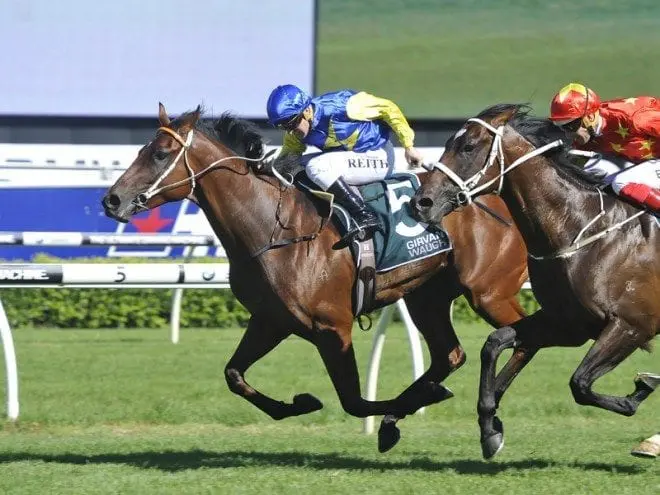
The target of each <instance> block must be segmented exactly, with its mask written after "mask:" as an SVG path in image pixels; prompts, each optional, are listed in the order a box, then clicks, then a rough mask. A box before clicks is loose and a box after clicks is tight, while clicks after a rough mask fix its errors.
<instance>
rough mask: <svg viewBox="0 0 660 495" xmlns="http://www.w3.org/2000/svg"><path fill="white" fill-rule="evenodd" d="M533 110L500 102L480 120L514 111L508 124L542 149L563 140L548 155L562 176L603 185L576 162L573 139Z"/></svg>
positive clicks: (599, 178) (595, 175) (580, 182)
mask: <svg viewBox="0 0 660 495" xmlns="http://www.w3.org/2000/svg"><path fill="white" fill-rule="evenodd" d="M531 111H532V109H531V107H530V106H529V105H526V104H522V103H500V104H497V105H493V106H491V107H488V108H486V109H484V110H483V111H482V112H481V113H480V114H479V115H477V117H478V118H480V119H482V120H489V119H491V118H494V117H496V116H497V115H500V114H502V113H504V112H513V113H512V117H511V118H510V119H509V121H508V122H507V124H508V125H510V126H511V127H513V128H514V129H515V130H516V131H517V132H518V133H519V134H520V135H521V136H523V137H524V138H525V139H527V140H528V141H529V142H530V143H532V144H533V145H534V146H535V147H536V148H540V147H541V146H544V145H546V144H548V143H551V142H553V141H556V140H557V139H561V140H562V141H563V142H564V144H563V145H562V146H559V147H557V148H554V149H552V150H549V151H548V152H546V153H545V156H547V157H549V158H550V159H551V160H549V161H550V163H551V164H552V165H553V166H554V168H555V169H557V170H558V171H559V173H561V175H562V177H565V178H567V179H568V180H571V181H572V182H573V183H576V184H577V185H581V186H586V187H589V188H593V186H594V185H596V186H603V185H604V183H603V180H602V179H603V177H602V176H599V175H597V174H594V173H589V172H586V171H585V170H584V169H583V168H582V167H581V166H580V165H577V164H576V163H575V161H574V160H575V158H574V157H572V156H571V155H570V154H569V151H570V150H571V137H570V136H568V135H567V134H566V132H565V131H564V130H563V129H562V128H561V127H559V126H558V125H555V124H554V123H553V122H552V121H551V120H550V119H544V118H539V117H534V116H531V115H530V112H531Z"/></svg>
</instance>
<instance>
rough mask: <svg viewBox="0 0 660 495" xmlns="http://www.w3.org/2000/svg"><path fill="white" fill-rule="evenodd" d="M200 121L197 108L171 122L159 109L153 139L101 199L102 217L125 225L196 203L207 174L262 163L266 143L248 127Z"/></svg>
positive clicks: (225, 120) (233, 121) (225, 119)
mask: <svg viewBox="0 0 660 495" xmlns="http://www.w3.org/2000/svg"><path fill="white" fill-rule="evenodd" d="M200 116H201V109H200V107H199V106H198V107H197V109H196V110H194V111H192V112H187V113H184V114H183V115H181V116H180V117H179V118H177V119H176V120H174V121H171V120H170V118H169V117H168V116H167V112H166V111H165V107H164V106H163V105H162V104H160V105H159V113H158V120H159V123H160V127H159V128H158V131H157V132H156V137H155V138H154V139H153V140H152V141H151V142H149V143H148V144H146V145H145V146H144V147H143V148H142V149H141V150H140V151H139V153H138V156H137V158H136V159H135V160H134V161H133V163H132V164H131V165H130V166H129V167H128V169H127V170H126V172H124V174H123V175H122V176H121V177H120V178H119V179H118V180H117V182H116V183H115V184H114V185H113V186H112V187H111V188H110V189H109V190H108V192H107V193H106V195H105V196H104V198H103V200H102V204H103V207H104V209H105V213H106V215H108V216H110V217H112V218H114V219H116V220H118V221H120V222H127V221H128V220H129V219H130V217H131V215H133V214H135V213H137V212H140V211H143V210H148V209H151V208H155V207H157V206H159V205H161V204H163V203H167V202H171V201H178V200H181V199H184V198H186V197H190V198H191V199H195V198H194V194H195V189H196V187H197V185H198V183H200V180H201V178H202V177H203V176H204V175H206V173H207V172H210V171H211V170H213V169H215V168H227V169H232V170H233V167H235V166H236V164H237V160H236V158H240V159H241V160H243V161H247V162H257V163H258V162H260V160H261V159H262V158H263V151H264V143H263V140H262V138H261V136H260V135H259V134H258V133H257V131H256V128H255V127H254V126H253V125H252V124H250V123H249V122H247V121H243V120H239V119H237V118H235V117H233V116H231V115H229V114H223V115H222V116H221V117H220V119H219V120H218V121H216V122H214V123H207V122H203V121H202V120H200ZM237 154H238V155H241V156H239V157H237ZM245 170H246V169H245V168H241V170H240V172H239V173H241V174H244V173H246V172H245ZM248 170H249V169H248Z"/></svg>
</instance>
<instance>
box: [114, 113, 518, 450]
mask: <svg viewBox="0 0 660 495" xmlns="http://www.w3.org/2000/svg"><path fill="white" fill-rule="evenodd" d="M159 120H160V125H161V127H160V128H159V129H158V131H157V132H156V136H155V138H154V139H153V141H151V142H150V143H148V144H147V145H146V146H144V147H143V148H142V149H141V150H140V152H139V154H138V156H137V158H136V159H135V161H134V162H133V164H131V166H130V167H129V168H128V170H126V172H125V173H124V174H123V175H122V176H121V177H120V178H119V179H118V180H117V182H116V183H115V184H114V185H113V186H112V187H111V188H110V189H109V191H108V192H107V194H106V196H105V197H104V198H103V205H104V207H105V211H106V214H107V215H109V216H111V217H113V218H115V219H117V220H119V221H122V222H126V221H128V220H129V218H130V217H131V215H133V214H134V213H136V212H138V211H141V210H144V209H149V208H155V207H157V206H158V205H160V204H162V203H165V202H168V201H177V200H180V199H182V198H185V197H187V196H188V197H191V198H192V199H193V200H194V201H196V202H197V203H198V204H199V206H200V207H201V208H202V210H203V211H204V213H205V214H206V217H207V218H208V220H209V222H210V224H211V226H212V227H213V229H214V231H215V233H216V235H217V236H218V238H219V239H220V241H221V242H222V245H223V246H224V248H225V250H226V252H227V257H228V259H229V263H230V284H231V288H232V290H233V292H234V294H235V295H236V297H237V298H238V300H239V301H240V302H241V303H242V304H243V305H244V306H245V307H246V308H247V309H248V310H249V312H250V314H251V318H250V321H249V323H248V326H247V329H246V331H245V334H244V336H243V338H242V340H241V342H240V343H239V345H238V348H237V349H236V352H235V353H234V355H233V356H232V357H231V359H230V360H229V362H228V363H227V365H226V368H225V378H226V380H227V384H228V386H229V388H230V390H231V391H232V392H234V393H236V394H238V395H240V396H242V397H243V398H245V399H247V400H248V401H249V402H251V403H252V404H254V405H255V406H256V407H258V408H259V409H261V410H262V411H264V412H265V413H266V414H268V415H269V416H271V417H272V418H274V419H282V418H286V417H289V416H297V415H301V414H306V413H310V412H312V411H316V410H318V409H320V408H321V407H322V404H321V402H320V401H319V400H318V399H316V398H315V397H313V396H312V395H310V394H301V395H296V396H295V397H294V399H293V402H292V403H286V402H281V401H277V400H274V399H272V398H270V397H267V396H266V395H264V394H262V393H260V392H259V391H257V390H256V389H255V388H253V387H252V386H250V385H249V384H248V383H247V382H246V381H245V378H244V373H245V372H246V370H247V369H248V368H249V367H250V366H251V365H252V364H253V363H255V362H256V361H257V360H259V359H260V358H262V357H263V356H264V355H265V354H267V353H268V352H270V351H271V350H272V349H274V348H275V346H277V344H279V343H280V342H281V341H282V340H283V339H285V338H286V337H288V336H289V335H291V334H295V335H298V336H300V337H302V338H304V339H306V340H308V341H310V342H311V343H313V344H314V345H315V346H316V347H317V349H318V351H319V353H320V355H321V358H322V359H323V362H324V364H325V366H326V369H327V371H328V374H329V375H330V378H331V380H332V383H333V385H334V387H335V390H336V391H337V394H338V396H339V399H340V401H341V404H342V407H343V408H344V410H345V411H346V412H348V413H349V414H352V415H354V416H358V417H366V416H372V415H389V416H386V418H385V420H384V423H383V425H382V426H381V430H380V431H379V448H380V449H381V451H384V450H387V449H389V448H391V447H392V446H393V445H394V444H395V443H396V442H397V441H398V438H399V432H398V429H397V428H396V421H397V419H400V418H403V417H405V416H406V415H407V414H411V413H413V412H414V411H416V410H417V409H418V408H420V407H422V406H425V405H429V404H433V403H436V402H440V401H442V400H444V399H447V398H449V397H451V392H450V391H449V390H448V389H446V388H445V387H444V386H442V384H441V382H442V381H443V380H444V379H445V378H446V377H447V376H448V375H449V373H451V372H452V371H454V370H456V369H457V368H459V367H460V366H461V365H462V364H463V363H464V361H465V353H464V351H463V349H462V348H461V346H460V343H459V340H458V338H457V336H456V334H455V332H454V329H453V327H452V324H451V321H450V305H451V302H452V301H453V300H454V299H455V298H456V297H458V296H459V295H460V294H465V295H466V296H467V299H468V301H470V303H471V304H472V306H473V307H474V308H475V310H476V311H477V312H478V313H479V314H480V315H481V316H483V317H484V318H485V319H486V320H487V321H489V322H490V323H491V324H493V325H496V326H501V325H504V324H510V323H513V322H514V321H517V320H519V319H520V318H521V317H522V316H524V313H523V310H522V309H521V307H520V306H519V304H518V302H517V300H516V298H515V296H516V294H517V292H518V291H519V289H520V287H521V285H522V283H523V282H524V281H525V280H526V277H527V271H526V270H527V267H526V253H525V250H524V246H523V243H522V238H521V237H520V235H519V233H518V232H517V231H516V229H515V228H511V227H505V226H503V225H501V224H499V223H498V222H496V221H494V220H493V219H492V218H490V217H488V216H487V215H486V214H485V213H484V212H483V211H481V210H479V209H477V208H469V209H467V210H466V211H464V212H462V213H460V214H456V215H452V216H451V217H449V218H448V219H447V221H446V222H445V227H446V229H447V230H448V232H449V235H450V237H451V239H452V240H453V244H454V251H453V253H451V254H448V253H443V254H440V255H437V256H434V257H430V258H427V259H425V260H422V261H419V262H416V263H412V264H408V265H406V266H403V267H400V268H397V269H394V270H392V271H390V272H386V273H384V274H379V275H378V276H377V280H376V292H377V293H376V306H377V307H382V306H385V305H388V304H391V303H393V302H395V301H396V300H398V299H399V298H401V297H405V301H406V303H407V305H408V308H409V310H410V313H411V316H412V318H413V320H414V322H415V324H416V325H417V327H418V328H419V330H420V332H421V333H422V334H423V335H424V337H425V339H426V342H427V345H428V346H429V350H430V356H431V364H430V367H429V369H428V371H426V373H425V374H424V375H423V376H421V377H420V378H419V379H418V380H417V381H415V382H414V383H413V384H412V385H411V386H410V387H409V388H407V389H406V390H405V391H404V392H403V393H401V394H400V395H399V396H398V397H396V398H395V399H391V400H381V401H367V400H365V399H363V398H362V397H361V392H360V380H359V375H358V369H357V365H356V361H355V355H354V351H353V347H352V339H351V331H352V327H353V320H354V315H353V311H352V287H353V285H354V283H355V279H356V269H355V266H354V263H353V260H352V256H351V254H350V252H349V250H348V249H340V250H337V249H333V247H332V246H333V245H334V244H335V243H336V242H337V241H338V240H339V239H340V234H339V233H338V230H337V229H336V227H335V225H334V224H333V222H329V223H327V224H326V223H324V222H323V221H322V220H323V219H322V217H321V216H320V215H319V211H318V210H317V207H316V206H315V205H316V204H317V203H316V202H314V201H312V200H311V199H310V198H309V196H308V195H307V194H306V193H304V192H302V191H300V190H298V189H297V188H295V187H285V186H283V185H282V184H281V183H280V182H279V181H278V180H276V179H275V178H274V177H273V176H272V174H267V173H263V171H261V168H260V165H261V163H260V161H261V159H262V157H263V152H264V144H263V142H262V139H261V137H260V136H259V135H258V134H257V133H256V132H255V130H254V129H253V128H251V127H250V125H249V124H248V123H246V122H245V121H240V120H238V119H235V118H233V117H231V116H229V115H225V116H223V117H222V118H221V119H220V120H219V121H217V122H216V123H215V124H210V123H208V122H207V121H205V120H200V109H199V107H198V108H197V110H195V111H193V112H188V113H186V114H183V115H182V116H180V117H179V118H178V119H176V120H174V121H170V119H169V117H168V116H167V113H166V111H165V108H164V107H163V106H162V105H161V106H160V112H159ZM422 175H426V174H422ZM423 180H424V178H423V177H422V181H423ZM487 203H488V205H489V206H490V207H491V208H492V209H494V210H496V211H497V212H498V213H499V214H500V215H501V216H504V217H507V218H510V217H509V216H508V213H507V211H506V208H505V207H504V205H503V203H502V202H501V201H500V200H499V198H492V199H490V200H488V201H487Z"/></svg>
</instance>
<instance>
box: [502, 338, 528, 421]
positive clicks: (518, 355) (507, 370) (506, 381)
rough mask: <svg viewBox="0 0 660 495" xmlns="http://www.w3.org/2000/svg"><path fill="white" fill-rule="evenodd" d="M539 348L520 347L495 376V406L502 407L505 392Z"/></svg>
mask: <svg viewBox="0 0 660 495" xmlns="http://www.w3.org/2000/svg"><path fill="white" fill-rule="evenodd" d="M537 351H538V349H537V348H534V349H530V348H522V347H518V348H517V349H515V350H514V351H513V354H512V355H511V357H510V358H509V360H508V361H507V362H506V363H505V364H504V366H503V367H502V369H501V370H500V372H499V373H498V374H497V377H496V378H495V408H496V409H497V408H498V407H500V400H501V399H502V396H503V395H504V392H506V390H507V389H508V388H509V385H511V383H512V382H513V380H514V379H515V378H516V377H517V376H518V373H520V372H521V371H522V369H523V368H524V367H525V366H527V363H529V362H530V361H531V360H532V358H533V357H534V355H535V354H536V352H537Z"/></svg>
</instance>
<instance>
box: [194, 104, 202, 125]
mask: <svg viewBox="0 0 660 495" xmlns="http://www.w3.org/2000/svg"><path fill="white" fill-rule="evenodd" d="M201 115H202V105H197V108H195V111H194V112H193V113H192V125H195V124H196V123H197V121H198V120H199V117H200V116H201Z"/></svg>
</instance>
